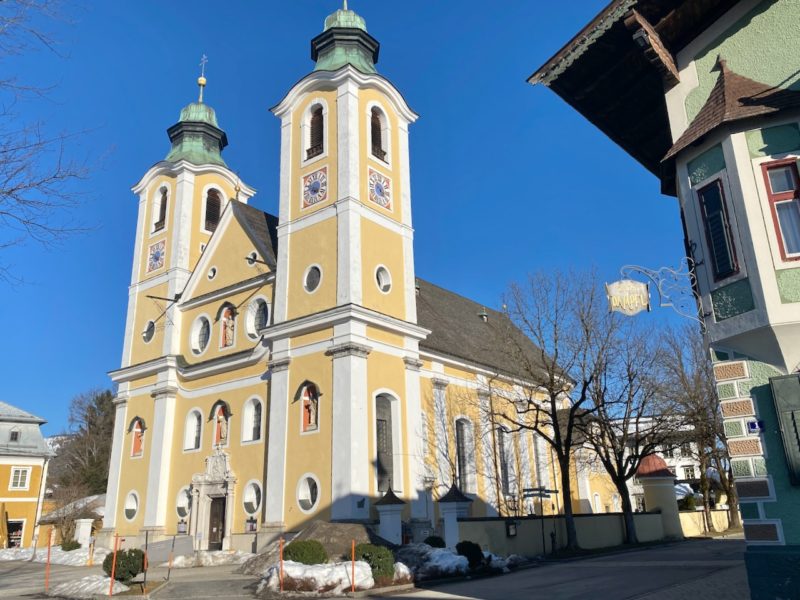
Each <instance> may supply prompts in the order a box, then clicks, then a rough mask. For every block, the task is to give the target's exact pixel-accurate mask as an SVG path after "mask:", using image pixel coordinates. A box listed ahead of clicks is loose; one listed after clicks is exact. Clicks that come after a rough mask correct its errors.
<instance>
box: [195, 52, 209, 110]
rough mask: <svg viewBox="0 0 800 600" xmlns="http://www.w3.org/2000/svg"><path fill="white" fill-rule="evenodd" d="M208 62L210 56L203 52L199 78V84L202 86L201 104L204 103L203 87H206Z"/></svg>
mask: <svg viewBox="0 0 800 600" xmlns="http://www.w3.org/2000/svg"><path fill="white" fill-rule="evenodd" d="M207 62H208V57H207V56H206V55H205V54H203V57H202V58H201V59H200V77H198V78H197V85H198V86H200V98H198V100H197V101H198V102H199V103H200V104H202V103H203V89H204V88H205V87H206V63H207Z"/></svg>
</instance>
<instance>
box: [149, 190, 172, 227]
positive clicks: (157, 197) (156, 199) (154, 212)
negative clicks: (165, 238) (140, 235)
mask: <svg viewBox="0 0 800 600" xmlns="http://www.w3.org/2000/svg"><path fill="white" fill-rule="evenodd" d="M162 188H166V189H167V212H166V214H165V215H164V227H162V228H161V229H159V230H156V222H157V221H158V214H159V213H160V212H161V189H162ZM171 199H172V187H171V186H170V185H169V184H168V183H167V182H165V181H162V182H161V183H160V184H159V185H158V186H156V188H155V193H154V194H153V196H152V198H151V200H150V212H151V215H150V237H155V236H157V235H161V234H162V233H167V230H168V229H169V226H168V225H167V223H169V205H170V200H171Z"/></svg>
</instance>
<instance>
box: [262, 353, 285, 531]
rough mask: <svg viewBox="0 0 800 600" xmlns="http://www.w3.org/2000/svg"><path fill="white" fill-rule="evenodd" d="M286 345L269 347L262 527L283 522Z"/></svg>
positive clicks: (279, 524) (277, 525)
mask: <svg viewBox="0 0 800 600" xmlns="http://www.w3.org/2000/svg"><path fill="white" fill-rule="evenodd" d="M288 345H289V342H288V340H286V339H283V340H275V342H274V343H273V350H272V352H273V354H272V356H273V359H272V362H271V363H270V374H271V378H270V397H269V413H268V414H269V432H268V434H267V481H266V498H265V503H264V507H265V511H264V521H265V522H264V524H265V525H267V526H269V527H282V526H283V522H284V518H283V512H284V507H283V503H284V486H291V482H287V481H286V428H287V427H288V416H289V415H288V411H289V362H290V359H289V356H288V354H289V352H288Z"/></svg>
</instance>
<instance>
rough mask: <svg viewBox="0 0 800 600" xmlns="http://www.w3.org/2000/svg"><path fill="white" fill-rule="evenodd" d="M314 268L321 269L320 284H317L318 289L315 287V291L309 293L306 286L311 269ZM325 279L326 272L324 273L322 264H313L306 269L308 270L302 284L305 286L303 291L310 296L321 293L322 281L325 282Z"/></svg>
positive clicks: (304, 274) (304, 272) (304, 273)
mask: <svg viewBox="0 0 800 600" xmlns="http://www.w3.org/2000/svg"><path fill="white" fill-rule="evenodd" d="M314 267H316V268H317V269H319V283H318V284H317V287H315V288H314V289H313V290H310V291H309V289H308V286H306V279H307V278H308V274H309V273H310V272H311V269H313V268H314ZM324 277H325V271H323V269H322V266H321V265H320V264H318V263H313V264H310V265H308V266H307V267H306V270H305V271H303V281H302V282H301V283H302V285H303V290H304V291H305V293H306V294H309V295H312V294H316V293H317V292H318V291H319V289H320V288H321V287H322V281H323V278H324Z"/></svg>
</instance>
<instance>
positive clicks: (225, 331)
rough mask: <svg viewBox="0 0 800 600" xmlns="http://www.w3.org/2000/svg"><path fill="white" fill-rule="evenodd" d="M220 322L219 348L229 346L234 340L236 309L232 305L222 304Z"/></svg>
mask: <svg viewBox="0 0 800 600" xmlns="http://www.w3.org/2000/svg"><path fill="white" fill-rule="evenodd" d="M220 323H221V327H220V344H219V345H220V348H230V347H231V346H233V344H234V343H235V342H236V311H235V310H234V308H233V306H231V305H229V304H226V305H225V306H223V308H222V313H221V315H220Z"/></svg>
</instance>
